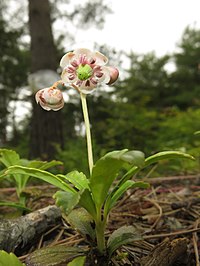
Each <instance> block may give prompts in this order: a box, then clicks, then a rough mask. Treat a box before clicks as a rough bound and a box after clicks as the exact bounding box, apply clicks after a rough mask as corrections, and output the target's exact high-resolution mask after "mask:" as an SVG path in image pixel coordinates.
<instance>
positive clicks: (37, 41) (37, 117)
mask: <svg viewBox="0 0 200 266" xmlns="http://www.w3.org/2000/svg"><path fill="white" fill-rule="evenodd" d="M29 27H30V36H31V72H32V73H35V72H37V71H38V70H43V69H49V70H54V71H56V68H57V66H58V62H57V57H56V49H55V46H54V41H53V35H52V29H51V19H50V6H49V1H48V0H42V1H41V0H29ZM34 96H35V95H33V97H32V98H33V99H32V108H33V109H32V119H31V136H30V158H36V157H40V158H42V159H52V158H53V157H54V154H55V144H58V145H60V146H61V147H62V146H63V134H62V118H61V114H62V112H61V111H58V112H54V111H45V110H43V109H42V108H41V107H40V106H39V105H37V104H36V102H35V98H34Z"/></svg>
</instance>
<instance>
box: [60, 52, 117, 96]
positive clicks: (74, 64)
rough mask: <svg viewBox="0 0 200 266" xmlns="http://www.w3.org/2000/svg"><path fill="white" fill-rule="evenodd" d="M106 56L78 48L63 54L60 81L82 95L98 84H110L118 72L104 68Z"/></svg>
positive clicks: (115, 78)
mask: <svg viewBox="0 0 200 266" xmlns="http://www.w3.org/2000/svg"><path fill="white" fill-rule="evenodd" d="M107 62H108V59H107V57H106V56H104V55H103V54H101V53H99V52H91V51H90V50H89V49H85V48H80V49H77V50H75V51H73V52H69V53H67V54H65V55H64V56H63V57H62V59H61V61H60V65H61V67H62V68H63V72H62V75H61V78H62V80H63V81H64V82H65V83H67V84H69V85H72V86H73V87H75V88H77V89H78V90H79V91H80V92H82V93H84V94H88V93H91V92H92V91H93V90H94V89H95V88H96V87H97V86H98V85H100V84H102V83H103V84H108V85H110V84H112V83H113V82H115V81H116V80H117V78H118V75H119V71H118V70H117V69H116V68H114V67H109V66H105V65H106V64H107Z"/></svg>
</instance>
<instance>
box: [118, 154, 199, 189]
mask: <svg viewBox="0 0 200 266" xmlns="http://www.w3.org/2000/svg"><path fill="white" fill-rule="evenodd" d="M166 159H168V160H169V159H190V160H194V157H193V156H191V155H190V154H187V153H184V152H180V151H163V152H158V153H156V154H154V155H152V156H149V157H148V158H146V159H145V164H144V166H143V167H142V168H141V169H143V168H145V167H147V166H149V165H151V164H153V163H156V162H159V161H161V160H166ZM141 169H140V168H139V167H137V166H133V167H132V168H131V169H130V170H129V171H128V172H127V173H126V174H125V175H124V176H123V177H122V179H121V180H120V181H119V183H118V185H117V187H120V186H121V185H122V184H123V183H124V182H126V180H128V179H130V178H132V176H133V175H134V174H136V173H137V172H139V171H140V170H141ZM115 191H116V190H115Z"/></svg>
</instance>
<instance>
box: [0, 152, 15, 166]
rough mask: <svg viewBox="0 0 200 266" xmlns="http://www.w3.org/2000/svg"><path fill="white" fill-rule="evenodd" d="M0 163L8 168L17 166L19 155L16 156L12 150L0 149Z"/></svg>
mask: <svg viewBox="0 0 200 266" xmlns="http://www.w3.org/2000/svg"><path fill="white" fill-rule="evenodd" d="M0 156H1V157H0V161H1V162H2V163H3V164H4V165H5V166H6V167H9V166H11V165H15V164H19V160H20V157H19V154H17V153H16V152H15V151H13V150H7V149H0Z"/></svg>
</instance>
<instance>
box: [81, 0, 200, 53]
mask: <svg viewBox="0 0 200 266" xmlns="http://www.w3.org/2000/svg"><path fill="white" fill-rule="evenodd" d="M108 1H109V3H110V7H111V9H112V10H113V14H110V15H107V17H106V23H105V26H104V28H103V30H97V29H95V28H90V29H88V30H87V31H85V30H84V32H83V31H80V30H79V31H77V34H76V40H77V42H78V43H79V42H87V41H89V42H94V41H98V42H99V44H105V43H106V44H107V45H108V46H111V47H116V48H117V49H123V50H125V51H129V50H132V51H134V52H136V53H146V52H150V51H155V52H156V54H157V55H158V56H161V55H163V54H166V53H170V52H174V50H175V47H176V44H177V42H178V41H179V40H180V38H181V36H182V33H183V31H184V29H185V28H186V26H188V25H190V26H195V27H197V28H200V0H108ZM76 2H78V1H76Z"/></svg>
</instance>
